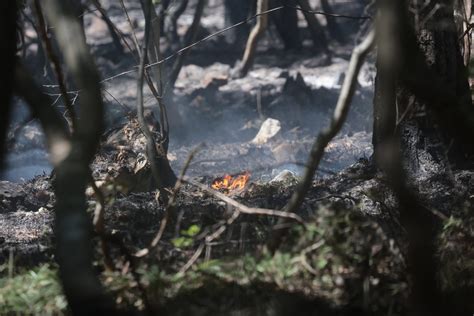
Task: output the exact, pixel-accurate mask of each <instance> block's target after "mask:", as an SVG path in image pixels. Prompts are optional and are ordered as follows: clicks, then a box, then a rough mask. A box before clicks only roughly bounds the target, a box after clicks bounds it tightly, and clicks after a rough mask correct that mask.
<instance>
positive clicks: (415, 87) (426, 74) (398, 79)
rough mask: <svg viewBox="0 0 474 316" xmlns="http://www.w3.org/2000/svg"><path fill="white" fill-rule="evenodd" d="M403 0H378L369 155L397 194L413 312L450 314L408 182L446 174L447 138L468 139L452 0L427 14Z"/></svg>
mask: <svg viewBox="0 0 474 316" xmlns="http://www.w3.org/2000/svg"><path fill="white" fill-rule="evenodd" d="M408 2H410V1H391V0H379V1H378V5H379V18H378V31H379V34H378V60H377V67H378V68H377V80H376V94H375V99H374V106H375V108H374V114H375V117H374V121H375V122H374V139H373V142H374V151H375V158H376V161H377V163H378V165H379V167H381V169H382V170H383V171H385V172H386V174H387V180H388V181H389V183H390V184H391V186H392V189H393V190H394V193H395V195H396V196H397V198H398V202H399V211H400V223H401V224H402V226H403V227H404V228H405V230H406V233H407V237H408V242H409V245H408V249H407V260H408V267H409V273H410V277H411V281H412V288H411V305H412V306H411V307H412V311H413V313H414V315H430V316H431V315H446V314H449V313H450V312H453V314H456V315H458V314H459V313H457V312H454V310H456V309H457V310H458V311H459V310H462V307H459V306H455V305H452V304H450V303H449V302H443V301H442V300H441V298H442V297H441V293H440V290H439V289H438V284H437V280H436V264H435V257H434V249H435V247H434V238H435V234H436V226H437V223H436V219H435V218H434V216H433V214H432V213H431V212H430V211H429V210H428V209H426V208H425V207H423V206H422V205H421V204H420V203H419V202H418V201H417V199H418V198H417V196H416V192H417V188H416V187H415V186H414V184H416V183H417V181H418V180H419V179H420V178H425V179H430V178H431V176H439V175H440V174H443V173H444V172H446V170H447V169H448V168H449V162H448V161H447V160H448V159H446V153H445V150H446V148H447V143H448V142H454V143H457V144H469V143H466V141H467V139H469V138H471V137H472V135H474V133H473V130H474V119H473V118H474V112H473V110H474V109H473V108H472V104H471V103H470V100H467V97H466V94H469V91H468V89H466V88H467V77H466V72H465V69H464V67H463V63H462V57H461V54H460V51H459V47H458V42H457V37H456V35H455V34H456V32H455V27H454V19H453V7H452V3H446V1H432V2H431V3H430V5H433V7H431V9H433V8H436V10H430V9H428V10H426V12H431V14H432V13H433V12H434V15H433V16H429V15H426V13H425V10H423V12H424V14H421V13H420V12H419V11H418V12H417V11H415V14H414V15H411V16H410V15H409V14H408V5H409V3H408ZM441 2H442V3H441ZM413 5H414V3H410V7H411V8H414V6H413ZM415 8H416V7H415ZM420 21H423V23H422V24H421V22H420ZM466 90H467V91H466ZM469 97H470V95H469ZM462 116H464V117H462ZM445 135H447V136H448V137H446V136H445ZM398 137H400V141H399V140H398ZM470 146H472V145H470ZM399 151H400V152H399ZM402 157H403V158H404V159H403V158H402ZM402 160H405V161H404V163H403V164H402ZM426 170H428V171H426ZM407 183H408V184H407ZM448 311H449V312H448Z"/></svg>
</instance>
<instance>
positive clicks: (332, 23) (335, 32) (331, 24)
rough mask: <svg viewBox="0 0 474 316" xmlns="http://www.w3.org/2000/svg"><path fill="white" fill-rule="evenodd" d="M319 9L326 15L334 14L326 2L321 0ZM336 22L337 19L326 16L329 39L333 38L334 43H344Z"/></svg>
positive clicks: (343, 37) (326, 0) (342, 34)
mask: <svg viewBox="0 0 474 316" xmlns="http://www.w3.org/2000/svg"><path fill="white" fill-rule="evenodd" d="M321 8H322V9H323V11H324V12H326V13H334V11H333V9H332V7H331V5H330V4H329V2H328V0H321ZM336 20H337V18H335V17H331V16H326V21H327V23H328V25H327V26H328V32H329V34H330V35H331V37H332V38H334V39H335V40H336V41H338V42H340V43H343V42H344V41H345V36H344V33H343V32H342V30H341V28H340V27H339V24H338V23H337V21H336Z"/></svg>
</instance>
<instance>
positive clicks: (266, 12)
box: [101, 6, 371, 83]
mask: <svg viewBox="0 0 474 316" xmlns="http://www.w3.org/2000/svg"><path fill="white" fill-rule="evenodd" d="M286 7H287V6H279V7H276V8H273V9H270V10H267V11H264V12H262V13H259V14H255V15H253V16H251V17H249V18H247V19H245V20H243V21H240V22H238V23H236V24H233V25H230V26H228V27H226V28H224V29H222V30H219V31H217V32H214V33H212V34H210V35H208V36H205V37H203V38H202V39H200V40H198V41H196V42H194V43H192V44H190V45H188V46H186V47H183V48H181V49H180V50H178V51H176V52H174V53H172V54H171V55H168V56H167V57H165V58H163V59H162V60H160V61H158V62H155V63H150V64H147V65H146V68H150V67H153V66H155V65H158V64H163V63H166V62H168V61H169V60H170V59H173V58H175V57H176V56H178V55H180V54H182V53H183V52H185V51H187V50H189V49H191V48H193V47H195V46H197V45H200V44H202V43H203V42H205V41H207V40H209V39H211V38H213V37H216V36H218V35H220V34H223V33H225V32H227V31H229V30H231V29H233V28H236V27H239V26H242V25H245V24H247V23H248V22H251V21H252V20H254V19H256V18H257V17H259V16H260V15H264V14H270V13H273V12H276V11H279V10H282V9H284V8H286ZM291 8H293V9H297V10H299V11H303V9H301V8H295V7H291ZM307 13H312V14H319V15H330V14H328V13H325V12H322V11H308V12H307ZM330 16H334V17H340V18H353V19H363V20H368V19H371V17H370V16H358V17H357V16H345V15H339V14H333V15H330ZM137 68H138V67H137V66H135V68H134V69H130V70H127V71H124V72H121V73H119V74H116V75H114V76H111V77H109V78H105V79H103V80H102V81H101V83H104V82H107V81H110V80H114V79H116V78H118V77H121V76H123V75H127V74H130V73H133V72H135V71H137Z"/></svg>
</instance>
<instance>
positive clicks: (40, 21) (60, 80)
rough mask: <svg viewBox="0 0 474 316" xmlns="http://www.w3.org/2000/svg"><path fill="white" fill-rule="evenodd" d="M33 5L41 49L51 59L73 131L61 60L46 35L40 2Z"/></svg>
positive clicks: (69, 101)
mask: <svg viewBox="0 0 474 316" xmlns="http://www.w3.org/2000/svg"><path fill="white" fill-rule="evenodd" d="M34 7H35V11H36V17H37V19H38V24H39V26H38V28H39V30H38V31H39V35H40V37H41V43H42V44H43V49H44V51H46V54H47V55H48V58H49V60H50V61H51V65H52V68H53V70H54V72H55V74H56V80H57V82H58V87H59V91H60V92H61V95H62V97H63V100H64V105H65V106H66V117H67V120H68V123H69V125H70V127H71V130H72V131H74V130H75V129H76V125H77V118H76V111H75V110H74V106H73V104H72V102H71V99H69V96H68V93H67V91H68V89H67V87H66V82H65V78H64V72H63V71H62V68H61V62H60V60H59V58H58V56H57V55H56V54H55V52H54V49H53V45H52V44H51V40H50V38H49V36H48V30H47V27H46V22H45V20H44V16H43V10H42V9H41V4H40V2H39V0H35V1H34Z"/></svg>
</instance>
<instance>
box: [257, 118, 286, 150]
mask: <svg viewBox="0 0 474 316" xmlns="http://www.w3.org/2000/svg"><path fill="white" fill-rule="evenodd" d="M280 130H281V123H280V121H279V120H275V119H272V118H268V119H266V120H265V121H264V122H263V123H262V126H261V127H260V130H259V131H258V133H257V136H255V138H254V139H253V140H252V141H251V143H252V144H255V145H262V144H265V143H267V142H268V141H269V140H270V139H272V138H273V137H275V136H276V135H277V134H278V132H280Z"/></svg>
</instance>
